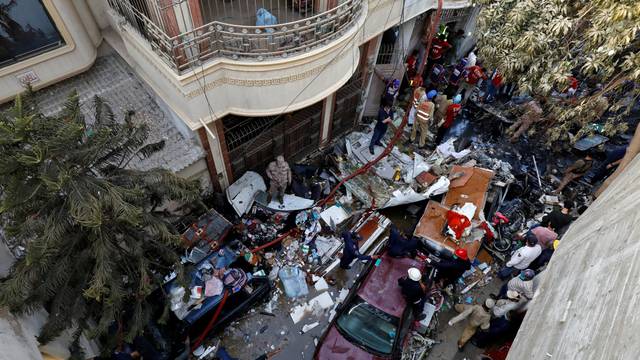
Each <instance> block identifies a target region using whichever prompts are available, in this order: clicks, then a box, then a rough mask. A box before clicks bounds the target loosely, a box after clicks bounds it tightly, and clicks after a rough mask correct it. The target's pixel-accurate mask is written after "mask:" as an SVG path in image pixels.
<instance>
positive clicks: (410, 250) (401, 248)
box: [389, 224, 418, 257]
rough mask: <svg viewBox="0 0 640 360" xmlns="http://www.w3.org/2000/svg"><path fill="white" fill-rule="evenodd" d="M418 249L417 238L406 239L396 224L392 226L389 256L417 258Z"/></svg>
mask: <svg viewBox="0 0 640 360" xmlns="http://www.w3.org/2000/svg"><path fill="white" fill-rule="evenodd" d="M417 248H418V241H417V240H416V239H415V238H413V237H412V238H406V237H404V236H403V235H402V234H401V233H400V230H399V229H398V227H397V226H395V225H394V224H392V225H391V234H389V256H393V257H405V256H410V257H413V256H415V253H416V249H417Z"/></svg>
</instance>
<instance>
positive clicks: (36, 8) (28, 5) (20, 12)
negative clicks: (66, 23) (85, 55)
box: [0, 0, 64, 67]
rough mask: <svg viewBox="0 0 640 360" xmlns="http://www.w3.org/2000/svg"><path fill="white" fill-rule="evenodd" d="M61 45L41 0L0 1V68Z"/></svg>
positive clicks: (61, 41)
mask: <svg viewBox="0 0 640 360" xmlns="http://www.w3.org/2000/svg"><path fill="white" fill-rule="evenodd" d="M62 45H64V40H63V39H62V36H61V35H60V33H59V32H58V29H56V26H55V24H54V23H53V21H52V20H51V17H49V14H48V13H47V10H46V9H45V7H44V5H43V4H42V1H41V0H0V67H3V66H7V65H9V64H13V63H16V62H19V61H22V60H24V59H27V58H30V57H32V56H36V55H38V54H41V53H43V52H46V51H49V50H52V49H55V48H57V47H60V46H62Z"/></svg>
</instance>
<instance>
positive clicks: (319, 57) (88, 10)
mask: <svg viewBox="0 0 640 360" xmlns="http://www.w3.org/2000/svg"><path fill="white" fill-rule="evenodd" d="M2 3H4V4H5V5H0V7H2V8H1V9H2V10H1V11H2V12H0V14H1V15H0V16H3V17H4V18H6V19H8V20H9V21H7V22H4V21H3V22H0V24H2V28H1V30H0V37H1V38H2V41H3V45H4V44H6V46H3V47H4V48H5V50H2V52H0V84H2V86H0V102H6V101H9V100H11V99H12V98H13V97H14V96H15V95H16V94H17V93H19V92H21V91H23V89H24V86H25V84H27V83H30V84H31V85H32V86H33V87H34V88H35V89H45V90H44V91H41V92H40V94H42V95H41V102H42V103H44V106H43V109H44V110H45V112H46V111H50V112H54V111H55V110H57V109H59V108H60V104H61V103H62V101H63V100H64V98H65V96H66V94H67V93H68V92H70V91H71V90H73V89H78V91H79V93H80V96H81V98H82V99H89V98H91V97H92V96H93V95H101V96H103V97H105V98H106V99H107V100H108V101H109V102H110V103H111V105H112V106H113V107H114V108H115V110H117V111H118V110H122V111H124V110H129V109H127V108H131V109H132V110H135V111H137V113H138V115H139V116H140V118H142V119H145V120H147V121H149V122H150V125H152V127H153V130H154V131H153V135H152V136H155V137H157V138H166V140H167V141H166V149H165V151H164V153H163V154H160V155H158V156H157V157H156V158H155V159H149V160H147V161H145V162H142V163H140V164H137V165H136V166H139V167H141V168H148V167H152V166H163V167H167V168H169V169H171V170H174V171H176V172H178V173H179V174H181V175H184V176H188V177H199V178H201V179H203V181H204V184H206V185H207V186H208V185H209V184H211V185H212V186H213V189H214V190H220V189H223V188H225V187H226V186H228V185H229V184H230V183H231V182H233V180H234V179H236V178H238V177H239V176H240V175H241V174H242V173H243V172H244V171H246V170H248V169H254V170H258V171H261V170H263V169H264V167H265V165H266V163H267V162H268V161H270V160H271V159H272V158H273V157H274V156H275V155H277V154H284V155H285V157H287V158H288V159H290V160H297V159H299V158H301V157H302V156H304V155H305V154H307V153H308V152H309V151H311V150H315V149H317V148H318V147H322V146H324V145H326V144H328V143H329V142H330V140H331V139H332V138H334V137H336V136H337V135H340V134H341V133H344V132H345V131H347V130H349V129H351V127H352V126H353V125H354V124H355V123H356V122H357V121H358V120H359V119H360V118H361V116H362V115H363V114H365V112H366V111H367V110H368V111H370V109H371V108H373V109H374V110H375V106H377V98H378V96H377V95H379V92H380V91H382V90H381V87H382V84H381V82H380V81H379V80H378V79H377V78H375V77H373V76H372V73H373V72H372V69H373V67H378V70H379V71H380V72H382V73H384V74H385V75H387V76H390V77H395V78H400V77H401V76H402V75H403V70H404V67H403V66H402V63H403V60H404V57H405V56H406V54H407V52H408V51H409V49H412V48H413V47H415V46H416V44H417V43H418V42H419V39H420V36H421V35H422V29H423V25H424V24H423V23H424V19H425V17H426V16H425V15H426V14H427V13H429V12H430V11H433V10H434V9H435V8H436V7H437V1H436V0H108V1H107V0H88V1H76V0H24V1H3V2H2ZM469 3H470V2H469V1H466V0H447V1H444V3H443V5H444V11H443V13H442V18H443V21H442V22H443V23H450V22H456V25H455V26H457V28H459V29H460V28H463V29H464V28H465V26H466V27H467V29H466V30H469V27H471V26H473V24H472V23H473V22H470V24H467V23H468V21H467V20H468V19H469V18H473V17H474V14H475V12H474V11H473V8H472V7H469V5H470V4H469ZM385 31H386V33H385ZM366 99H370V100H369V103H367V102H366Z"/></svg>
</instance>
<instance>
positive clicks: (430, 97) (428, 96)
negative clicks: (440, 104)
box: [427, 90, 438, 100]
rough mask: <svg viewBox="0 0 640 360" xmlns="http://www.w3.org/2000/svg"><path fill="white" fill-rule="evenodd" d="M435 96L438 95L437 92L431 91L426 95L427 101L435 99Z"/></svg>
mask: <svg viewBox="0 0 640 360" xmlns="http://www.w3.org/2000/svg"><path fill="white" fill-rule="evenodd" d="M436 95H438V91H436V90H431V91H429V92H428V93H427V99H429V100H431V99H433V98H434V97H436Z"/></svg>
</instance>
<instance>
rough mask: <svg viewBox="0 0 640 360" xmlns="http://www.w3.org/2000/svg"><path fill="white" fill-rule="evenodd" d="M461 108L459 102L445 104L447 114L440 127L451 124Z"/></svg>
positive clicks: (447, 126) (446, 127) (446, 126)
mask: <svg viewBox="0 0 640 360" xmlns="http://www.w3.org/2000/svg"><path fill="white" fill-rule="evenodd" d="M461 110H462V106H460V104H451V105H449V106H447V114H446V116H445V120H444V124H442V127H444V128H445V129H448V128H449V127H450V126H451V124H453V120H455V118H456V116H458V114H460V111H461Z"/></svg>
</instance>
